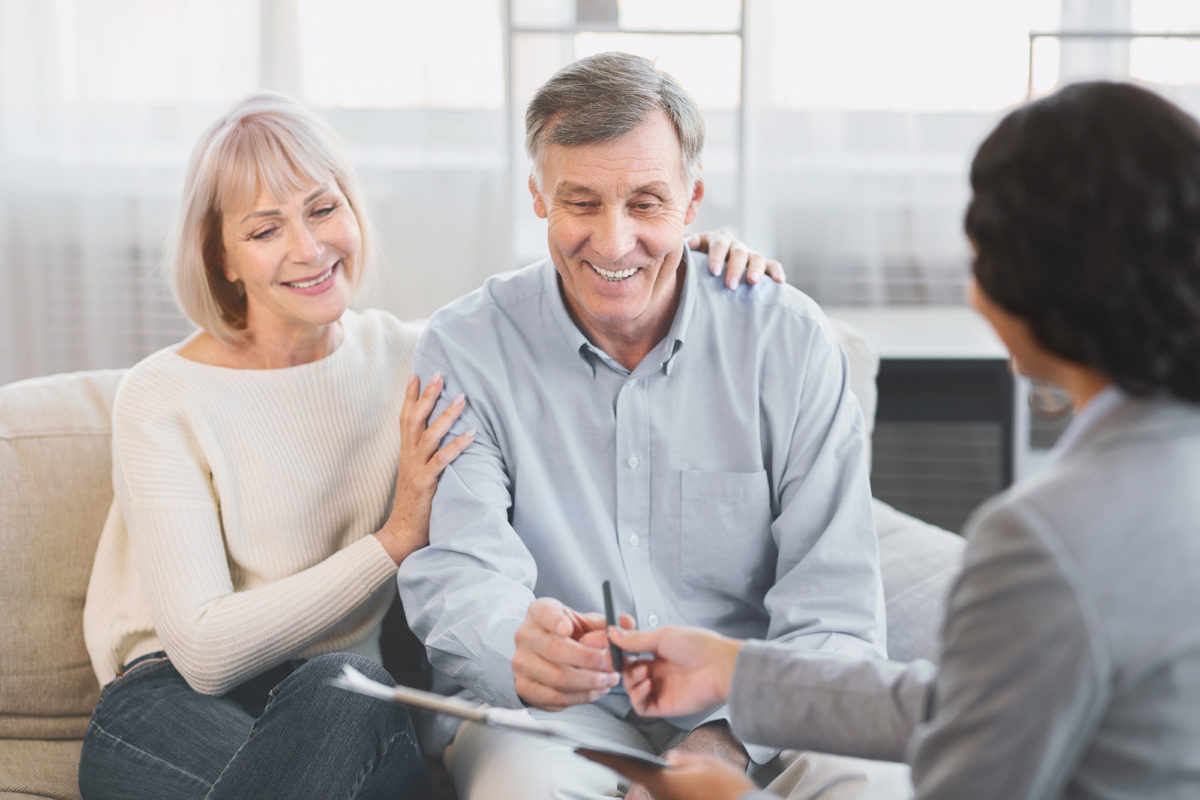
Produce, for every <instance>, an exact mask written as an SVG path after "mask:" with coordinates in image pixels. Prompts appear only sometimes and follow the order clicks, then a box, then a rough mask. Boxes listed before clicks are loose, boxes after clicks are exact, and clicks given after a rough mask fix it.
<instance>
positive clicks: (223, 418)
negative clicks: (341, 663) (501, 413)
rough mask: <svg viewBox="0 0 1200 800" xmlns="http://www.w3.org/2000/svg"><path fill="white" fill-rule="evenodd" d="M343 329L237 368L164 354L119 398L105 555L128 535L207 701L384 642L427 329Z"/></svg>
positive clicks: (137, 373) (180, 655) (180, 657)
mask: <svg viewBox="0 0 1200 800" xmlns="http://www.w3.org/2000/svg"><path fill="white" fill-rule="evenodd" d="M344 325H345V326H346V337H345V339H344V341H343V343H342V345H341V346H340V347H339V348H338V350H337V351H335V352H334V353H333V354H331V355H330V356H329V357H327V358H325V359H322V360H321V361H318V362H314V363H312V364H306V365H301V366H298V367H290V368H286V369H280V370H231V369H223V368H219V367H211V366H207V365H202V364H196V363H194V362H189V361H187V360H186V359H183V358H182V357H180V356H178V355H177V354H175V353H174V352H172V351H163V352H161V353H159V354H156V355H155V356H151V357H150V358H149V359H147V360H146V361H144V362H142V363H141V364H139V365H138V366H137V367H135V368H134V369H133V370H131V372H130V374H129V375H128V376H127V377H126V379H125V381H124V382H123V384H122V386H121V387H120V390H119V391H118V395H117V400H116V403H115V405H114V411H113V485H114V491H115V494H116V502H117V506H118V508H119V512H120V513H119V514H114V515H111V516H110V520H109V523H108V526H107V528H106V530H105V533H104V536H102V540H101V551H102V552H103V551H104V549H105V539H111V540H120V539H121V534H122V533H123V534H124V537H125V538H126V539H127V546H124V547H123V548H117V550H118V551H119V550H122V549H123V550H124V552H126V553H128V556H127V557H128V559H129V560H130V561H131V562H132V565H133V567H134V569H133V570H132V571H131V572H132V574H135V575H136V576H137V579H138V580H137V582H138V584H139V586H138V587H136V589H137V591H139V592H140V595H141V599H142V602H143V604H144V608H145V610H146V612H147V615H148V617H149V620H150V621H151V624H152V626H153V632H154V634H156V635H157V637H158V639H159V640H160V641H161V643H162V646H163V649H165V650H166V651H167V654H168V655H169V656H170V658H171V660H172V662H173V663H174V664H175V666H176V667H177V668H178V669H179V671H180V672H181V674H183V676H184V677H185V678H186V679H187V681H188V683H189V684H190V685H191V686H192V687H193V688H194V689H196V690H197V691H199V692H202V693H205V694H222V693H224V692H226V691H228V690H229V689H231V688H232V687H234V686H235V685H237V684H238V683H240V682H242V681H244V680H246V679H248V678H249V677H252V676H253V675H255V674H257V673H259V672H261V671H262V670H264V669H267V668H269V667H270V666H273V665H275V664H278V663H280V662H281V661H283V660H286V659H289V658H296V657H309V656H311V655H315V654H317V653H320V652H330V651H334V650H344V649H360V650H361V649H362V644H363V642H364V641H366V640H367V639H369V638H370V637H377V636H378V629H379V622H380V620H381V619H382V616H383V614H384V613H385V612H386V610H387V607H388V605H389V603H390V602H391V598H392V596H393V594H394V587H393V584H392V582H391V580H390V579H391V578H392V577H393V576H394V575H395V572H396V565H395V564H394V563H393V562H392V560H391V558H390V557H389V556H388V555H387V553H386V552H385V551H384V549H383V547H382V546H381V545H380V544H379V542H378V540H377V539H375V537H373V536H371V535H370V534H371V533H373V532H374V531H375V530H377V529H378V528H379V527H380V526H381V525H382V523H383V521H384V520H385V519H386V517H387V513H388V511H389V509H390V505H391V497H392V492H393V488H394V482H395V474H396V458H397V456H398V454H399V444H400V442H399V423H398V419H399V412H400V405H401V404H402V402H403V391H404V385H405V382H406V380H407V378H408V375H409V372H410V368H411V358H412V345H413V344H414V343H415V338H416V333H415V331H411V330H407V329H403V326H401V325H400V323H398V322H396V321H395V320H394V319H392V318H390V317H387V316H386V315H377V314H372V315H363V316H361V317H360V316H358V315H354V314H348V315H347V317H346V318H344ZM114 517H115V519H114ZM110 529H117V530H110ZM109 549H110V550H113V548H112V547H111V544H110V547H109ZM109 557H110V558H111V554H110V556H109ZM100 561H101V559H100V557H99V555H98V566H97V568H99V562H100ZM120 572H121V570H114V571H113V574H120ZM104 583H105V578H104V576H103V575H98V574H94V575H93V579H92V586H91V587H89V604H90V603H92V602H93V595H96V596H98V597H103V596H104V595H105V594H109V595H112V594H120V593H122V592H129V591H130V590H129V589H128V588H124V589H123V588H121V587H116V586H105V585H104ZM113 605H114V606H115V607H121V608H128V607H130V605H131V604H130V603H129V602H128V598H124V599H123V600H122V602H120V603H116V604H113ZM128 624H129V622H128V620H125V621H121V623H120V624H119V625H116V626H114V630H115V629H117V628H120V627H122V626H124V627H128ZM90 638H93V637H89V639H90ZM374 646H375V645H374V643H373V642H372V643H370V647H374ZM368 649H369V648H368ZM93 660H94V661H95V654H94V655H93ZM118 660H120V655H118ZM99 671H100V670H99V668H98V673H99ZM102 680H103V678H102Z"/></svg>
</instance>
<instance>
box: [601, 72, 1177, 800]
mask: <svg viewBox="0 0 1200 800" xmlns="http://www.w3.org/2000/svg"><path fill="white" fill-rule="evenodd" d="M971 187H972V190H973V197H972V200H971V204H970V207H969V209H968V211H967V215H966V230H967V235H968V236H969V237H970V239H971V242H972V244H973V246H974V248H975V261H974V265H973V269H974V278H973V280H972V282H971V287H970V295H971V302H972V303H973V305H974V306H975V307H976V309H977V310H978V311H979V312H980V313H981V314H982V315H983V316H984V317H985V318H986V319H987V320H988V322H990V323H991V325H992V326H993V327H994V328H995V330H996V332H997V333H998V334H999V336H1000V338H1001V339H1002V340H1003V341H1004V343H1005V345H1006V346H1007V348H1008V350H1009V352H1010V353H1011V355H1012V359H1013V364H1014V366H1015V368H1016V369H1017V370H1018V371H1019V372H1021V373H1023V374H1025V375H1028V376H1030V377H1031V378H1033V379H1035V380H1039V381H1044V382H1047V383H1051V384H1054V385H1056V386H1058V387H1060V388H1061V389H1063V390H1064V391H1065V392H1066V394H1067V395H1068V396H1069V397H1070V399H1071V402H1072V404H1073V406H1074V408H1075V411H1076V416H1075V419H1074V420H1073V422H1072V423H1071V426H1070V427H1069V428H1068V430H1067V431H1066V433H1065V434H1064V435H1063V437H1062V439H1061V440H1060V441H1059V443H1058V444H1057V445H1056V447H1055V451H1054V454H1053V459H1052V463H1051V464H1050V466H1048V467H1047V468H1046V469H1045V470H1044V471H1043V472H1042V473H1041V474H1039V475H1038V476H1036V477H1035V478H1033V479H1030V480H1028V481H1025V482H1024V483H1022V484H1019V485H1017V486H1014V487H1012V488H1011V489H1010V490H1008V491H1007V492H1005V493H1004V494H1002V495H1000V496H999V497H997V498H995V499H993V500H992V501H990V502H989V503H987V504H986V505H984V506H983V507H982V508H981V509H980V510H979V511H978V512H976V514H975V515H974V517H973V518H972V520H971V521H970V522H969V523H968V526H967V530H966V537H967V548H966V554H965V557H964V565H963V570H962V573H961V575H960V576H959V578H958V580H957V582H956V583H955V586H954V588H953V590H952V592H951V595H950V598H949V608H948V612H947V617H946V623H945V627H944V629H943V638H942V657H941V659H940V664H938V665H936V666H935V665H934V664H931V663H928V662H914V663H911V664H901V663H895V662H889V661H877V662H870V661H863V660H855V659H850V658H839V657H838V656H836V655H815V654H808V653H798V652H793V651H790V650H788V649H787V648H784V647H778V646H775V645H771V644H767V643H763V642H745V643H743V642H738V641H735V640H731V639H725V638H722V637H717V636H714V635H712V634H709V633H705V632H701V631H696V630H691V629H681V628H664V629H661V630H658V631H654V632H650V633H630V632H624V633H622V632H621V631H619V630H617V629H613V630H612V637H613V639H614V641H616V642H617V643H618V644H620V645H621V646H622V647H624V648H626V649H628V650H631V651H641V652H645V653H652V654H653V656H654V657H653V659H648V660H639V661H635V662H634V663H633V665H632V666H630V667H628V668H627V670H626V675H625V678H626V683H627V686H628V688H629V694H630V698H631V699H632V701H633V705H634V708H635V709H636V710H637V711H638V712H639V713H642V714H648V715H671V714H681V713H687V712H690V711H696V710H699V709H701V708H705V707H707V706H709V705H712V704H715V703H717V702H725V701H727V702H728V703H729V708H730V712H731V715H732V724H733V726H734V729H735V730H736V731H737V733H738V734H739V735H740V736H742V737H743V738H744V739H745V740H747V741H753V742H761V743H764V744H771V745H777V746H787V747H799V748H805V749H810V750H825V751H829V752H836V753H844V754H847V755H856V756H863V757H869V758H879V759H890V760H906V761H908V763H909V764H911V766H912V779H913V784H914V788H915V794H916V797H918V798H922V799H923V800H928V799H929V798H955V800H960V799H961V798H975V799H977V798H983V799H986V798H996V799H997V800H999V799H1000V798H1003V799H1004V800H1015V799H1016V798H1051V797H1069V798H1106V799H1109V800H1111V799H1113V798H1129V799H1130V800H1133V798H1137V800H1146V799H1147V798H1193V797H1200V616H1198V615H1197V613H1196V609H1197V608H1200V534H1198V533H1197V527H1196V520H1197V519H1200V491H1198V489H1200V126H1198V125H1197V122H1196V121H1195V120H1194V119H1193V118H1191V117H1189V116H1188V115H1187V114H1185V113H1184V112H1182V111H1181V110H1179V109H1178V108H1176V107H1175V106H1173V105H1172V104H1170V103H1169V102H1167V101H1166V100H1163V99H1162V98H1160V97H1158V96H1156V95H1154V94H1152V93H1151V92H1148V91H1146V90H1144V89H1139V88H1137V87H1135V86H1131V85H1126V84H1116V83H1086V84H1078V85H1074V86H1070V87H1067V88H1065V89H1063V90H1061V91H1059V92H1057V93H1056V94H1054V95H1052V96H1050V97H1047V98H1045V99H1043V100H1039V101H1037V102H1034V103H1031V104H1029V105H1027V106H1024V107H1022V108H1020V109H1018V110H1016V111H1014V112H1012V113H1011V114H1009V115H1008V116H1007V117H1006V118H1005V119H1004V120H1003V121H1002V122H1001V123H1000V125H999V126H998V127H997V128H996V129H995V131H993V132H992V134H991V135H990V136H989V137H988V138H987V140H986V141H985V142H984V143H983V145H982V146H981V147H980V148H979V151H978V153H977V155H976V156H975V160H974V162H973V164H972V168H971ZM593 757H597V758H601V757H598V756H593ZM605 763H609V764H610V765H611V766H614V767H616V768H618V769H619V770H621V771H623V772H626V773H627V774H629V775H630V776H631V777H633V778H634V779H636V780H638V781H640V782H642V783H643V784H645V785H646V786H647V787H649V788H650V789H651V791H652V792H653V793H654V795H655V797H658V798H683V797H700V796H703V797H705V798H713V799H714V800H717V799H719V798H735V797H752V796H755V795H754V786H753V785H752V784H751V783H750V782H749V780H748V779H747V778H746V777H745V776H744V775H741V774H739V773H736V772H735V771H731V770H729V769H728V768H726V767H723V766H721V765H720V764H718V763H716V762H714V761H711V760H705V759H701V758H691V757H687V758H680V759H678V760H677V761H676V763H675V765H674V766H673V767H672V768H670V769H666V770H662V771H658V772H654V771H651V770H642V769H637V768H636V767H632V766H630V765H629V764H625V763H621V762H618V761H614V760H611V759H607V760H605ZM846 788H847V787H838V788H834V789H831V792H832V794H823V795H820V796H821V797H832V796H836V797H850V796H858V795H857V794H846V793H841V792H843V791H844V789H846Z"/></svg>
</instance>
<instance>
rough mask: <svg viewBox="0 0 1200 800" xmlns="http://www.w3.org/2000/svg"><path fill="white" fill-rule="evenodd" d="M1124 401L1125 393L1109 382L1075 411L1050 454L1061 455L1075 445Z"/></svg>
mask: <svg viewBox="0 0 1200 800" xmlns="http://www.w3.org/2000/svg"><path fill="white" fill-rule="evenodd" d="M1123 402H1125V393H1124V392H1123V391H1121V390H1120V389H1119V388H1117V386H1116V384H1109V385H1108V386H1106V387H1105V388H1104V389H1102V390H1101V391H1100V393H1099V394H1097V395H1096V396H1095V397H1093V398H1092V399H1091V401H1090V402H1089V403H1088V404H1087V405H1086V406H1084V407H1083V410H1082V411H1080V412H1079V413H1077V414H1076V415H1075V417H1074V419H1072V420H1071V423H1070V424H1069V425H1067V429H1066V430H1064V431H1063V433H1062V435H1061V436H1059V437H1058V441H1057V442H1056V443H1055V444H1054V448H1053V449H1052V450H1051V453H1052V455H1054V456H1061V455H1062V454H1063V453H1066V452H1068V451H1069V450H1072V449H1074V448H1075V446H1076V445H1077V444H1078V443H1079V442H1080V441H1081V440H1082V439H1083V438H1084V436H1085V435H1086V434H1087V433H1089V432H1090V431H1092V430H1093V429H1094V428H1095V427H1096V426H1097V425H1098V424H1099V422H1100V420H1102V419H1104V418H1105V417H1107V416H1108V415H1109V412H1111V411H1113V410H1114V409H1115V408H1116V407H1117V406H1119V405H1121V403H1123Z"/></svg>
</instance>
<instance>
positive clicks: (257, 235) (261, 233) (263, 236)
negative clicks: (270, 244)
mask: <svg viewBox="0 0 1200 800" xmlns="http://www.w3.org/2000/svg"><path fill="white" fill-rule="evenodd" d="M276 230H278V229H277V228H273V227H272V228H267V229H265V230H261V231H259V232H258V233H252V234H250V238H251V239H256V240H258V241H260V242H261V241H262V240H263V239H266V238H268V237H269V236H270V235H271V234H272V233H274V232H275V231H276Z"/></svg>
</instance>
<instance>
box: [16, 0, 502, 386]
mask: <svg viewBox="0 0 1200 800" xmlns="http://www.w3.org/2000/svg"><path fill="white" fill-rule="evenodd" d="M330 5H331V4H325V3H317V2H310V0H259V1H258V2H247V1H246V0H0V383H4V382H7V381H10V380H15V379H17V378H22V377H29V376H33V375H41V374H48V373H51V372H57V371H65V370H73V369H84V368H97V367H122V366H128V365H129V364H132V363H133V362H134V361H135V360H137V359H138V358H140V357H142V356H144V355H146V354H148V353H149V352H152V351H153V350H155V349H157V348H159V347H162V346H165V345H167V344H169V343H171V342H173V341H177V340H178V339H179V338H181V337H182V336H183V335H185V334H186V333H187V332H188V331H189V330H190V327H191V326H190V324H189V323H188V322H187V320H186V319H184V318H183V317H182V316H181V315H180V314H179V312H178V311H177V310H176V309H175V306H174V304H173V302H172V301H171V299H170V297H169V294H168V292H167V291H166V289H165V285H164V281H163V277H162V275H161V271H160V263H161V256H162V246H163V241H164V238H165V235H166V231H167V229H168V226H169V221H170V218H171V215H172V214H173V212H174V210H175V207H176V204H177V202H178V196H179V191H180V188H181V182H182V178H183V169H184V166H185V162H186V160H187V157H188V154H189V152H190V150H191V146H192V144H193V143H194V141H195V139H196V137H197V136H198V135H199V134H200V132H201V131H202V130H203V129H204V128H205V127H206V126H207V125H208V124H209V123H210V122H211V121H212V120H213V119H215V118H216V116H217V115H218V114H220V113H221V112H222V111H223V110H224V109H225V108H226V107H228V105H230V104H231V103H232V102H233V101H235V100H236V99H237V98H239V97H241V96H243V95H245V94H247V93H248V92H251V91H254V90H256V89H261V88H269V89H276V90H280V91H285V92H287V93H289V94H291V95H293V96H295V97H297V98H298V99H300V100H301V101H303V102H306V103H308V104H309V105H311V106H312V107H314V108H316V109H317V111H318V113H320V114H321V115H322V116H324V117H325V118H326V120H327V121H329V122H330V124H331V125H332V126H333V128H334V129H335V130H336V131H338V133H339V134H340V135H341V137H342V138H343V140H344V142H345V144H346V146H347V150H348V152H349V154H350V158H351V160H352V161H353V162H354V163H355V165H356V166H357V167H358V168H359V171H360V173H361V177H362V179H363V183H364V188H365V194H366V197H367V204H368V208H369V211H370V213H371V217H372V220H373V221H374V223H375V227H376V229H377V239H378V240H379V242H380V244H381V250H382V254H383V256H382V259H381V260H382V263H381V264H380V265H379V266H380V269H379V270H378V271H377V276H376V279H375V280H374V281H373V282H372V283H371V284H370V285H369V286H368V287H366V288H365V290H364V292H363V293H362V294H360V296H359V298H357V300H356V304H359V305H372V306H382V307H385V308H389V309H390V310H392V311H394V312H395V313H397V314H399V315H400V316H402V317H420V316H426V315H428V314H429V313H431V312H432V311H433V310H434V309H436V308H437V307H438V306H439V305H441V304H442V303H445V302H446V301H448V300H450V299H452V298H453V297H456V296H458V295H460V294H462V293H464V292H466V291H468V290H470V289H472V288H474V287H475V286H477V285H479V283H480V282H481V281H482V280H483V278H484V277H485V276H486V275H488V274H490V273H492V272H494V271H497V270H498V269H503V268H507V267H508V266H510V255H509V253H510V249H511V248H510V245H509V239H510V225H509V216H508V212H507V202H508V195H507V190H506V176H507V161H506V151H505V147H504V124H505V122H504V104H503V99H504V98H503V82H502V80H501V75H502V69H501V54H502V52H503V46H502V45H503V27H502V20H501V17H500V2H499V0H470V2H468V3H464V4H458V3H447V4H433V3H422V2H417V1H416V0H408V1H407V2H388V3H380V2H363V1H362V0H358V1H357V2H344V3H339V4H336V5H337V8H336V9H332V11H334V12H336V13H331V9H330V8H328V7H329V6H330ZM464 10H465V11H466V12H468V13H465V14H464V13H463V11H464Z"/></svg>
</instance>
